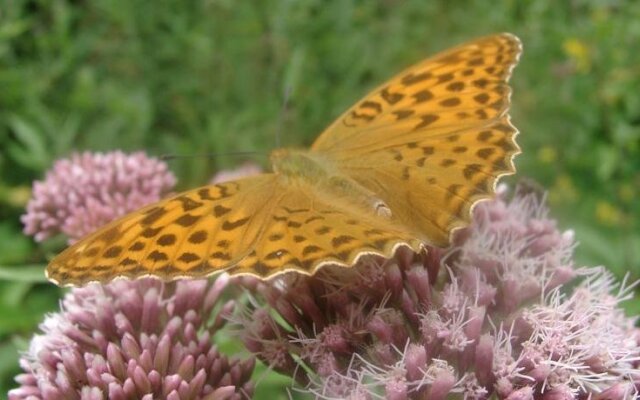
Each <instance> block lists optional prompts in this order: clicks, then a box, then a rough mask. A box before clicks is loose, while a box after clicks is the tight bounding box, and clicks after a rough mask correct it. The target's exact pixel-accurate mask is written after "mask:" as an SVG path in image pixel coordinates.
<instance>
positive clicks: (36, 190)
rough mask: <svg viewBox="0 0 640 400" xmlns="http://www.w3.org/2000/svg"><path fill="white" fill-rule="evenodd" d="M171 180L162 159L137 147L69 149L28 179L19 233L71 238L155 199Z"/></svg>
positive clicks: (172, 178)
mask: <svg viewBox="0 0 640 400" xmlns="http://www.w3.org/2000/svg"><path fill="white" fill-rule="evenodd" d="M175 182H176V179H175V177H174V175H173V174H172V173H171V172H170V171H169V169H168V168H167V165H166V163H164V162H161V161H160V160H157V159H155V158H150V157H148V156H146V155H145V154H144V153H142V152H138V153H133V154H125V153H123V152H121V151H115V152H111V153H104V154H103V153H89V152H85V153H82V154H73V155H72V156H71V158H69V159H62V160H58V161H57V162H56V163H55V165H54V166H53V169H52V170H50V171H49V172H48V173H47V176H46V178H45V180H44V181H41V182H34V184H33V195H32V198H31V200H30V201H29V203H28V204H27V213H26V214H25V215H23V216H22V222H23V224H24V226H25V227H24V232H25V233H26V234H27V235H33V236H34V237H35V239H36V240H37V241H42V240H44V239H46V238H48V237H50V236H53V235H55V234H58V233H63V234H65V235H67V236H68V237H69V241H70V242H71V241H74V240H77V239H79V238H81V237H83V236H85V235H86V234H88V233H91V232H93V231H94V230H96V229H97V228H99V227H100V226H101V225H102V224H104V223H106V222H109V221H111V220H113V219H115V218H116V217H119V216H121V215H124V214H125V213H127V212H129V211H132V210H134V209H136V208H139V207H142V206H143V205H146V204H149V203H151V202H153V201H156V200H158V199H159V198H160V197H161V196H162V195H164V194H166V193H167V192H168V191H170V190H171V189H172V188H173V186H174V185H175Z"/></svg>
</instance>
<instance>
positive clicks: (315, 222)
mask: <svg viewBox="0 0 640 400" xmlns="http://www.w3.org/2000/svg"><path fill="white" fill-rule="evenodd" d="M520 52H521V44H520V41H519V40H518V38H517V37H515V36H513V35H511V34H507V33H503V34H496V35H491V36H487V37H482V38H479V39H476V40H474V41H471V42H468V43H466V44H462V45H460V46H457V47H454V48H452V49H450V50H446V51H444V52H441V53H439V54H437V55H435V56H433V57H431V58H428V59H426V60H424V61H422V62H420V63H418V64H416V65H414V66H412V67H410V68H409V69H407V70H405V71H403V72H401V73H400V74H398V75H396V76H395V77H393V78H392V79H391V80H389V81H388V82H387V83H385V84H383V85H382V86H379V87H378V88H376V89H375V90H373V91H372V92H371V93H369V94H368V95H367V96H366V97H365V98H364V99H362V100H360V101H359V102H358V103H357V104H355V105H354V106H353V107H351V108H350V109H348V110H347V111H346V112H345V113H344V114H342V115H341V116H340V117H339V118H338V119H337V120H336V121H335V122H333V123H332V124H331V125H330V126H329V127H328V128H327V129H326V130H325V131H324V132H323V133H322V134H321V135H320V136H319V137H318V138H317V140H316V141H315V142H314V143H313V145H312V146H311V148H310V149H309V150H299V149H276V150H275V151H273V152H272V154H271V163H272V166H273V172H272V173H263V174H259V175H257V176H252V177H247V178H244V179H238V180H233V181H229V182H224V183H219V184H215V185H209V186H203V187H200V188H196V189H193V190H190V191H186V192H184V193H180V194H177V195H174V196H172V197H169V198H166V199H163V200H161V201H159V202H157V203H155V204H151V205H149V206H147V207H144V208H142V209H140V210H137V211H134V212H132V213H130V214H128V215H125V216H124V217H122V218H120V219H117V220H116V221H114V222H112V223H109V224H107V225H106V226H104V227H103V228H101V229H99V230H98V231H97V232H95V233H93V234H90V235H89V236H87V237H86V238H84V239H81V240H80V241H78V242H77V243H75V244H73V245H72V246H70V247H69V248H67V249H66V250H65V251H63V252H62V253H60V254H59V255H58V256H57V257H55V258H54V259H53V260H52V261H51V262H50V263H49V265H48V267H47V276H48V278H49V279H50V280H51V281H53V282H54V283H56V284H60V285H82V284H85V283H87V282H92V281H97V282H108V281H109V280H111V279H113V278H116V277H127V278H138V277H142V276H155V277H158V278H161V279H163V280H174V279H179V278H197V277H205V276H209V275H212V274H214V273H217V272H220V271H226V272H228V273H230V274H232V275H234V274H248V275H254V276H257V277H260V278H264V279H266V278H269V277H273V276H275V275H278V274H281V273H284V272H287V271H297V272H300V273H303V274H313V273H315V272H316V271H318V270H319V269H320V268H322V267H323V266H325V265H329V264H331V265H342V266H352V265H354V264H356V263H357V262H358V260H359V259H361V258H362V257H363V256H365V255H370V254H376V255H381V256H383V257H390V256H392V255H393V254H394V252H395V251H396V250H397V249H398V248H400V247H408V248H410V249H411V250H413V251H415V252H419V251H422V249H423V248H424V247H425V245H432V246H439V247H445V246H447V245H448V244H449V243H450V238H451V235H452V232H453V231H455V230H456V229H459V228H461V227H464V226H466V225H468V223H469V220H470V218H471V217H470V215H471V211H472V209H473V207H474V205H475V204H477V203H478V201H480V200H485V199H489V198H491V197H492V196H493V195H494V194H495V187H496V182H497V181H498V179H499V178H500V177H501V176H503V175H508V174H512V173H514V172H515V167H514V164H513V158H514V156H515V155H517V154H518V153H519V152H520V149H519V147H518V145H517V144H516V142H515V136H516V135H517V133H518V131H517V129H516V128H515V127H514V126H513V125H512V124H511V122H510V119H509V115H508V111H509V106H510V95H511V88H510V87H509V86H508V80H509V77H510V75H511V71H512V69H513V68H514V66H515V65H516V64H517V62H518V58H519V56H520Z"/></svg>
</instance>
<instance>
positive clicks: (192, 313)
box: [9, 276, 254, 400]
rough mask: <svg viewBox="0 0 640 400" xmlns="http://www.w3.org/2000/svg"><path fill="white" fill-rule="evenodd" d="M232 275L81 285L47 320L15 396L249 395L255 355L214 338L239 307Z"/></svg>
mask: <svg viewBox="0 0 640 400" xmlns="http://www.w3.org/2000/svg"><path fill="white" fill-rule="evenodd" d="M227 281H228V278H227V277H226V276H222V277H220V278H218V279H217V280H216V281H215V283H211V282H208V281H205V280H194V281H181V282H177V283H167V284H165V283H162V282H160V281H158V280H155V279H150V278H148V279H143V280H137V281H123V280H120V281H115V282H113V283H111V284H109V285H104V286H102V285H99V284H90V285H88V286H86V287H84V288H76V289H73V290H72V291H71V292H69V293H68V294H67V295H66V296H65V298H64V299H63V301H62V311H61V312H59V313H55V314H52V315H50V316H48V317H47V318H46V319H45V321H44V322H43V323H42V324H41V329H42V334H40V335H36V336H35V337H34V338H33V340H32V342H31V347H30V349H29V351H28V352H27V354H25V355H24V356H23V358H22V359H21V362H20V365H21V366H22V368H23V370H24V371H25V373H23V374H22V375H19V376H18V377H17V378H16V380H17V381H18V383H19V384H20V387H19V388H17V389H13V390H11V391H10V392H9V399H10V400H18V399H27V398H42V399H52V400H54V399H71V398H86V399H104V398H109V399H113V400H118V399H131V398H141V399H157V398H164V399H174V400H187V399H241V398H248V397H250V396H251V394H252V392H253V386H252V384H251V383H250V381H249V378H250V377H251V373H252V371H253V366H254V359H253V358H249V359H247V360H240V359H228V358H227V357H226V356H225V355H223V354H221V353H220V352H219V351H218V349H217V348H216V346H215V345H213V344H212V337H213V335H214V334H215V333H216V332H217V331H218V330H219V329H220V328H221V327H222V326H223V325H224V324H225V319H224V317H225V316H226V315H228V314H229V313H230V312H231V311H232V309H233V306H234V303H233V302H227V303H225V304H221V301H220V294H221V292H222V290H223V289H224V288H225V286H226V285H227ZM215 310H217V312H214V311H215ZM212 315H213V316H214V317H211V316H212Z"/></svg>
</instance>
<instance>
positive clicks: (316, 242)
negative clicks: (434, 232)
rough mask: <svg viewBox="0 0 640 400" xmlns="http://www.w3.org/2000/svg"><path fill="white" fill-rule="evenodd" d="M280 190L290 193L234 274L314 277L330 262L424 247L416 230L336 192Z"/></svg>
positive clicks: (300, 188)
mask: <svg viewBox="0 0 640 400" xmlns="http://www.w3.org/2000/svg"><path fill="white" fill-rule="evenodd" d="M277 190H279V191H280V192H281V193H282V194H284V195H283V196H282V197H280V199H279V200H278V201H277V203H276V204H275V207H274V208H273V210H272V213H271V214H270V215H269V216H268V217H267V220H266V221H265V225H264V228H263V232H262V235H261V236H260V239H259V240H258V242H257V243H256V246H255V247H254V248H253V250H252V251H251V252H250V253H249V255H248V256H247V257H245V258H243V259H242V260H240V261H239V262H238V263H237V264H236V265H234V266H233V267H231V268H229V269H228V272H229V273H231V274H251V275H255V276H259V277H262V278H265V277H269V276H273V275H276V274H279V273H282V272H286V271H297V272H301V273H304V274H313V273H315V271H316V270H317V269H318V268H320V267H321V266H323V265H327V264H333V265H343V266H351V265H353V264H354V263H355V262H356V261H357V260H358V259H359V258H360V257H361V256H362V255H365V254H377V255H381V256H384V257H390V256H391V255H393V253H394V252H395V250H396V249H397V248H398V247H401V246H404V247H408V248H411V249H412V250H414V251H419V250H420V249H421V246H422V244H421V243H422V242H421V241H420V240H418V238H417V235H416V233H415V232H410V231H408V230H407V229H406V228H405V227H403V226H402V225H399V224H398V221H395V220H392V219H388V220H385V219H381V218H376V217H375V216H373V215H372V214H371V213H370V212H369V210H366V209H362V208H359V207H357V206H355V205H354V204H353V203H352V202H350V201H349V199H344V198H341V197H340V196H336V195H335V193H331V192H328V191H322V192H321V191H318V188H312V187H304V186H292V187H286V186H283V185H279V186H278V188H277Z"/></svg>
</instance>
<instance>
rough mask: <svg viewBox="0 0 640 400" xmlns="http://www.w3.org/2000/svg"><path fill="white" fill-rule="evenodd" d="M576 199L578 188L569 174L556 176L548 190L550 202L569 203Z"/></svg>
mask: <svg viewBox="0 0 640 400" xmlns="http://www.w3.org/2000/svg"><path fill="white" fill-rule="evenodd" d="M577 199H578V190H577V189H576V187H575V185H574V184H573V181H572V180H571V176H569V175H567V174H560V175H558V177H557V178H556V181H555V182H554V184H553V186H552V187H551V190H550V191H549V201H550V202H552V203H556V204H557V203H571V202H575V201H576V200H577Z"/></svg>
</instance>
